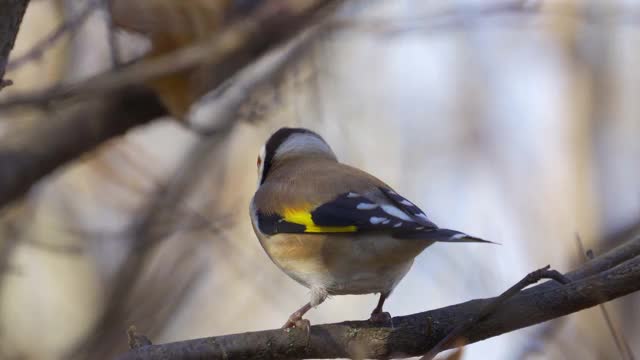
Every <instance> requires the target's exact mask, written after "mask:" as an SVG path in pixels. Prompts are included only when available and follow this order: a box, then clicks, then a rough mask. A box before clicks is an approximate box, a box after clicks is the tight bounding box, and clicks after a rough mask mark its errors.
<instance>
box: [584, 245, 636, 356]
mask: <svg viewBox="0 0 640 360" xmlns="http://www.w3.org/2000/svg"><path fill="white" fill-rule="evenodd" d="M576 244H577V246H578V251H579V252H580V254H581V255H584V257H585V259H586V260H587V261H588V260H593V258H594V255H593V251H591V250H585V247H584V243H583V242H582V238H581V237H580V234H579V233H576ZM598 307H599V308H600V311H601V313H602V317H603V318H604V321H605V322H606V323H607V327H608V328H609V332H610V333H611V337H613V341H614V342H615V343H616V348H617V349H618V352H619V353H620V358H621V359H622V360H635V356H634V354H633V351H632V350H631V347H630V346H629V342H627V339H626V338H625V336H624V334H622V332H621V331H618V329H617V327H616V326H615V325H614V324H613V320H611V316H609V312H608V311H607V308H606V307H605V305H604V304H600V305H598Z"/></svg>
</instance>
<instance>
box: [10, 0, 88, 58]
mask: <svg viewBox="0 0 640 360" xmlns="http://www.w3.org/2000/svg"><path fill="white" fill-rule="evenodd" d="M99 5H100V1H99V0H92V1H90V2H89V3H88V4H87V6H86V7H85V8H84V9H82V11H80V12H79V13H78V14H75V15H73V16H72V17H71V18H69V19H67V20H65V21H63V22H62V23H61V24H60V25H58V27H57V28H55V29H54V30H53V31H51V32H50V33H49V35H47V36H46V37H45V38H44V39H42V40H40V41H38V42H37V43H36V44H35V45H33V47H31V49H29V51H27V52H26V53H25V54H23V55H21V56H20V57H17V58H15V59H12V60H11V62H9V64H8V65H7V70H15V69H17V68H19V67H20V66H22V65H24V64H27V63H29V62H31V61H34V60H38V59H40V58H41V57H42V55H43V54H44V53H45V51H47V50H48V49H49V48H51V47H52V46H53V45H55V44H56V42H58V40H60V39H61V38H62V37H63V36H64V35H65V34H67V33H68V32H71V31H73V30H75V29H77V28H78V27H80V25H82V24H83V23H84V22H85V20H87V19H88V18H89V15H91V13H93V11H94V10H96V9H97V8H98V7H99Z"/></svg>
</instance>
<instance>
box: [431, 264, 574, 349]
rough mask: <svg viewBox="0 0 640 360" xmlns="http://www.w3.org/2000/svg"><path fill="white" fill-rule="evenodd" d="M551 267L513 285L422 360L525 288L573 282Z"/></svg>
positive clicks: (458, 327) (455, 329) (446, 346)
mask: <svg viewBox="0 0 640 360" xmlns="http://www.w3.org/2000/svg"><path fill="white" fill-rule="evenodd" d="M550 267H551V266H550V265H547V266H545V267H543V268H541V269H538V270H536V271H534V272H531V273H529V274H527V276H525V277H524V278H523V279H522V280H520V281H519V282H518V283H517V284H515V285H513V286H512V287H510V288H509V289H508V290H507V291H505V292H504V293H502V294H501V295H500V296H498V297H497V298H495V300H494V301H492V302H491V303H489V304H488V305H487V306H486V307H485V308H484V309H482V311H480V313H478V314H477V315H475V316H474V317H472V318H469V320H468V321H466V322H464V323H462V324H460V325H458V326H457V327H456V328H454V329H453V330H451V332H450V333H449V334H447V336H445V337H444V338H443V339H442V340H440V341H439V342H438V343H437V344H436V346H434V347H433V348H432V349H431V350H429V352H428V353H427V354H426V355H425V356H423V357H422V358H421V360H431V359H433V358H434V357H435V356H436V355H438V353H440V352H441V351H443V350H444V349H446V348H448V347H449V346H450V345H451V344H453V343H455V342H456V339H457V338H458V337H459V336H460V334H463V333H464V332H465V331H467V330H469V329H470V328H471V327H472V326H473V325H474V324H476V323H477V322H478V321H480V320H482V319H484V318H486V317H487V316H489V315H491V314H493V313H494V312H496V311H497V310H498V309H499V308H500V306H502V304H504V302H505V301H507V300H509V299H511V298H512V297H514V296H515V295H516V294H517V293H518V292H520V291H522V289H524V288H525V287H527V286H529V285H532V284H535V283H537V282H538V281H540V280H542V279H552V280H555V281H557V282H558V283H560V284H568V283H569V282H571V280H569V279H567V278H566V277H565V276H564V275H562V274H560V273H559V272H557V271H556V270H549V268H550Z"/></svg>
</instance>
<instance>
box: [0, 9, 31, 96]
mask: <svg viewBox="0 0 640 360" xmlns="http://www.w3.org/2000/svg"><path fill="white" fill-rule="evenodd" d="M27 5H29V0H12V1H4V2H3V3H2V6H0V90H2V88H3V87H6V86H9V85H11V84H12V82H11V81H10V80H5V79H4V72H5V71H6V67H7V63H8V59H9V53H10V52H11V50H12V49H13V45H14V44H15V41H16V37H17V36H18V29H20V24H21V23H22V17H23V16H24V13H25V11H26V10H27Z"/></svg>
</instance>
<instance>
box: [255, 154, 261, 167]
mask: <svg viewBox="0 0 640 360" xmlns="http://www.w3.org/2000/svg"><path fill="white" fill-rule="evenodd" d="M256 164H257V165H258V167H260V165H261V164H262V159H260V156H258V160H257V161H256Z"/></svg>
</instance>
